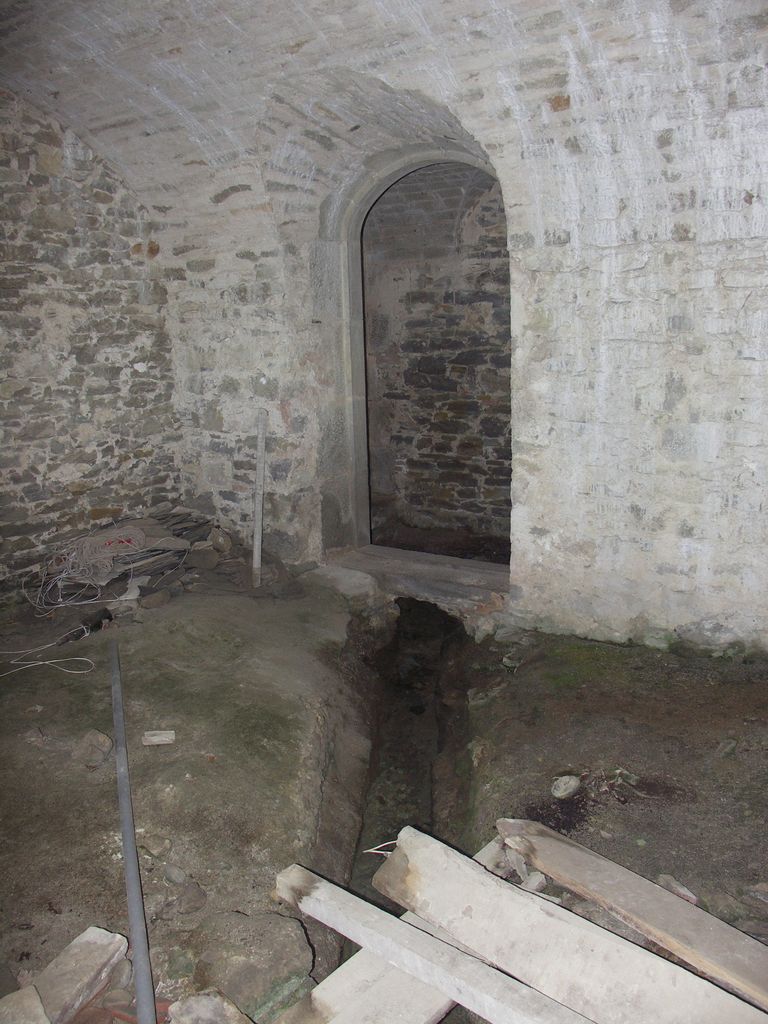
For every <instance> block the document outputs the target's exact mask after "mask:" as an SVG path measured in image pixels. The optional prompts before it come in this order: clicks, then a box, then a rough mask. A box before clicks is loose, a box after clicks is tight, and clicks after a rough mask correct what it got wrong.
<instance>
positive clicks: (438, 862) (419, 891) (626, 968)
mask: <svg viewBox="0 0 768 1024" xmlns="http://www.w3.org/2000/svg"><path fill="white" fill-rule="evenodd" d="M373 884H374V886H375V887H376V888H377V889H378V890H379V892H382V893H384V894H385V895H386V896H388V897H389V898H390V899H393V900H395V901H396V902H397V903H399V904H401V906H404V907H406V908H407V909H408V910H410V911H411V912H412V913H415V914H417V915H418V916H419V917H420V918H423V919H424V920H425V921H428V922H429V923H430V924H432V925H434V926H435V927H438V928H443V929H444V930H445V931H447V932H449V933H450V934H451V935H452V936H453V937H454V938H455V939H456V940H458V941H459V942H460V943H462V944H463V945H464V946H466V947H469V948H470V949H472V950H474V952H475V953H476V954H477V956H479V957H482V958H483V959H484V960H487V961H488V962H489V963H492V964H494V965H496V966H497V967H499V968H501V969H502V970H503V971H507V972H509V973H510V974H513V975H514V976H515V977H516V978H519V979H520V980H521V981H523V982H525V983H526V984H527V985H530V986H532V987H533V988H535V989H537V990H538V991H539V992H542V993H545V994H546V995H548V996H549V997H550V998H552V999H554V1000H556V1001H557V1002H558V1003H562V1004H563V1005H565V1006H569V1007H571V1008H572V1009H574V1010H576V1011H577V1012H578V1013H580V1014H582V1015H583V1016H584V1017H586V1018H588V1019H589V1020H592V1021H595V1022H596V1024H638V1022H639V1021H643V1022H653V1024H691V1021H696V1024H725V1022H726V1021H727V1022H728V1024H766V1016H765V1014H763V1013H762V1012H761V1011H760V1010H758V1009H756V1008H755V1007H754V1006H750V1005H748V1004H747V1003H744V1002H742V1001H741V1000H739V999H738V998H737V997H736V996H733V995H731V994H730V993H728V992H725V991H723V990H722V989H720V988H717V987H716V986H714V985H712V984H711V983H710V982H709V981H706V980H705V979H703V978H699V977H696V976H695V975H693V974H690V973H689V972H688V971H686V970H685V969H683V968H681V967H677V966H675V965H674V964H672V963H670V962H669V961H667V960H663V959H662V958H661V957H658V956H655V955H654V954H653V953H650V952H649V951H648V950H646V949H642V948H641V947H639V946H635V945H633V944H632V943H631V942H627V940H626V939H622V938H620V937H619V936H617V935H614V934H613V933H612V932H608V931H605V930H604V929H602V928H599V927H598V926H597V925H594V924H592V923H591V922H590V921H585V920H584V919H583V918H580V917H578V916H577V915H575V914H572V913H570V912H569V911H567V910H564V909H563V908H562V907H559V906H556V905H555V904H553V903H551V902H549V901H547V900H545V899H542V898H541V897H540V896H538V895H537V894H535V893H530V892H525V891H523V890H522V889H519V888H518V887H517V886H514V885H510V884H509V883H508V882H505V881H504V880H503V879H501V878H498V877H496V876H495V875H493V874H490V873H489V872H488V871H485V870H484V869H483V868H482V867H481V866H480V865H479V864H477V863H475V862H473V861H472V860H470V859H469V858H468V857H464V856H462V855H461V854H460V853H457V852H456V851H455V850H452V849H450V848H449V847H447V846H444V845H443V844H442V843H440V842H438V841H437V840H436V839H432V838H430V837H429V836H426V835H423V834H422V833H420V832H418V831H417V830H416V829H413V828H405V829H403V830H402V831H401V833H400V835H399V837H398V842H397V847H396V849H395V851H394V853H392V854H390V856H389V857H388V858H387V860H386V861H385V862H384V864H383V866H382V867H381V868H380V869H379V870H378V871H377V873H376V874H375V875H374V878H373Z"/></svg>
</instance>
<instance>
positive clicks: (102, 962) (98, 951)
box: [35, 926, 128, 1024]
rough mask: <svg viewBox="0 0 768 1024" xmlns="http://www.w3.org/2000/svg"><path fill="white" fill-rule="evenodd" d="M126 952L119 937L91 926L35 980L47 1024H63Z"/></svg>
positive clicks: (93, 994) (90, 997)
mask: <svg viewBox="0 0 768 1024" xmlns="http://www.w3.org/2000/svg"><path fill="white" fill-rule="evenodd" d="M127 950H128V941H127V939H125V938H124V937H123V936H122V935H117V934H116V933H115V932H108V931H105V930H104V929H103V928H95V927H93V926H91V927H90V928H86V930H85V931H84V932H83V933H82V934H81V935H78V937H77V938H76V939H74V940H73V941H72V942H70V944H69V945H68V946H66V947H65V948H64V949H63V950H62V951H61V953H59V955H58V956H57V957H56V959H55V960H53V961H51V963H50V964H48V966H47V967H46V968H45V970H43V971H41V972H40V974H39V975H38V976H37V978H35V988H36V989H37V991H38V993H39V995H40V999H41V1001H42V1004H43V1007H44V1009H45V1012H46V1014H47V1016H48V1019H49V1020H50V1022H51V1024H64V1022H65V1021H68V1020H70V1019H71V1018H72V1017H73V1016H74V1015H75V1014H76V1013H77V1011H78V1010H79V1009H80V1007H81V1006H83V1005H85V1003H87V1002H89V1000H91V999H93V997H94V996H95V995H96V993H97V992H98V991H99V990H100V989H102V988H103V987H104V985H106V983H107V981H108V980H109V976H110V974H111V973H112V970H113V969H114V967H115V965H116V964H117V963H118V961H120V960H122V959H123V957H124V956H125V954H126V952H127Z"/></svg>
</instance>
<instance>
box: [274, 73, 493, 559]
mask: <svg viewBox="0 0 768 1024" xmlns="http://www.w3.org/2000/svg"><path fill="white" fill-rule="evenodd" d="M264 127H265V135H266V136H267V137H271V138H272V139H273V142H272V144H271V149H270V152H269V153H268V154H267V160H266V165H267V168H268V173H267V175H266V178H265V191H266V194H267V198H268V200H269V203H270V205H271V207H272V211H273V217H274V223H275V227H276V231H277V234H278V236H279V238H280V242H281V247H282V249H283V251H284V253H285V270H286V279H287V280H289V281H290V288H289V289H287V291H286V299H285V302H286V320H288V321H292V322H293V323H294V324H296V325H298V327H297V330H298V331H299V340H300V342H301V349H302V351H303V352H304V353H305V355H304V358H305V359H311V360H316V361H317V364H318V365H319V366H320V368H321V369H320V373H319V377H320V378H321V381H322V390H321V392H318V395H317V397H316V404H317V408H318V419H317V423H316V424H314V425H313V429H314V434H315V441H316V449H315V453H316V454H315V458H316V464H315V466H314V475H313V476H314V480H315V482H316V486H317V488H318V492H319V502H318V503H319V509H318V521H319V527H320V535H321V536H320V548H321V550H322V552H323V553H327V552H328V551H330V550H333V549H339V548H345V547H354V546H360V545H364V544H368V543H370V523H369V496H368V455H367V439H366V379H365V360H364V327H363V297H362V280H361V271H360V267H361V250H360V232H361V229H362V225H363V221H364V219H365V217H366V215H367V213H368V211H369V210H370V208H371V206H372V204H373V203H374V202H375V201H376V199H378V198H379V196H381V194H382V193H383V192H385V191H386V190H387V189H388V188H389V187H390V186H391V185H392V184H393V183H394V182H396V181H397V180H399V179H400V178H402V177H403V176H404V175H407V174H409V173H410V172H413V171H416V170H418V169H420V168H423V167H427V166H429V165H434V164H439V163H451V162H455V163H461V164H464V165H467V166H470V167H475V168H478V169H480V170H482V171H484V172H486V173H488V174H490V175H491V176H493V177H494V178H495V177H496V175H495V171H494V168H493V166H492V164H491V162H490V160H489V159H488V157H487V155H486V154H485V152H484V150H483V148H482V146H481V145H480V144H479V143H478V142H477V140H476V139H474V138H473V137H472V136H470V135H469V134H468V133H467V132H466V131H465V129H464V128H463V127H462V125H461V124H460V122H459V121H458V120H457V119H456V117H455V116H454V115H453V114H452V113H451V112H450V111H449V110H448V109H447V108H445V107H443V106H442V105H440V104H439V103H436V102H435V101H433V100H431V99H429V98H427V97H425V96H423V95H421V94H419V93H415V92H409V91H404V90H395V89H392V88H391V87H390V86H388V85H386V84H385V83H383V82H381V81H380V80H378V79H376V78H372V77H370V76H367V75H362V74H359V73H356V72H349V71H346V70H341V69H332V70H330V71H326V72H323V73H322V74H318V75H317V76H313V77H312V79H311V80H308V79H306V78H303V79H301V80H290V81H289V80H285V81H284V82H283V83H281V85H280V86H279V87H278V88H276V89H275V91H274V93H273V95H272V98H271V100H270V102H269V104H268V107H267V113H266V120H265V125H264Z"/></svg>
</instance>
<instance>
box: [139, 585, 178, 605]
mask: <svg viewBox="0 0 768 1024" xmlns="http://www.w3.org/2000/svg"><path fill="white" fill-rule="evenodd" d="M170 600H171V592H170V591H169V590H168V588H167V587H163V589H162V590H155V591H153V592H152V593H151V594H145V595H144V596H143V597H142V599H141V601H140V602H139V604H140V605H141V607H142V608H162V606H163V605H164V604H168V602H169V601H170Z"/></svg>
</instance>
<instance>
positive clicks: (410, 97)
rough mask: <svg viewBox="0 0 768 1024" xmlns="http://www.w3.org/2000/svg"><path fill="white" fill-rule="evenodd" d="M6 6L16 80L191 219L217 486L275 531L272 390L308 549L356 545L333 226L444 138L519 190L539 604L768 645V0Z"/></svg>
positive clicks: (298, 545)
mask: <svg viewBox="0 0 768 1024" xmlns="http://www.w3.org/2000/svg"><path fill="white" fill-rule="evenodd" d="M5 17H6V22H7V23H6V25H5V26H4V28H5V35H4V39H3V44H2V46H3V50H2V54H1V55H0V56H1V60H0V63H1V64H2V67H3V71H2V76H3V79H4V80H5V82H6V83H7V84H8V85H9V86H10V87H11V88H14V89H16V90H18V91H23V92H24V94H25V95H27V96H29V97H30V98H32V99H34V100H35V102H37V103H38V105H40V106H43V107H45V108H46V109H49V110H52V111H54V112H55V113H57V115H58V116H60V117H61V118H62V120H64V121H65V123H67V124H70V125H72V127H73V128H74V129H75V130H76V131H77V132H78V133H79V134H80V135H81V136H82V137H83V138H85V139H86V141H88V142H90V143H91V144H92V145H93V146H94V148H95V149H96V151H97V152H99V153H100V154H101V155H102V156H104V157H106V158H107V159H108V160H109V161H111V162H112V164H113V166H114V167H115V168H116V169H117V170H118V171H119V173H120V174H121V175H122V176H123V177H124V179H125V180H126V181H127V182H128V184H129V185H130V186H131V187H132V188H133V189H134V190H135V191H136V193H137V194H138V195H139V197H140V199H141V200H142V201H143V202H144V204H145V205H146V206H147V207H148V208H152V207H155V208H156V209H155V212H157V214H158V221H160V220H162V221H163V222H164V223H165V225H166V231H165V232H164V234H163V236H162V238H161V253H160V254H159V256H158V259H159V260H161V261H164V262H163V265H164V266H165V267H166V268H167V270H168V272H169V273H170V274H171V280H170V282H169V305H172V306H173V314H172V317H171V319H170V321H169V323H170V331H171V335H172V342H173V352H174V370H175V379H176V395H175V401H176V408H177V411H178V412H179V414H180V415H181V416H182V418H183V419H184V421H185V423H186V428H185V434H184V442H183V451H182V452H180V458H181V459H182V464H183V470H184V478H185V481H186V484H187V486H188V488H189V490H190V492H200V493H206V494H208V495H209V496H210V501H211V502H212V503H213V504H214V505H215V506H216V507H217V508H219V509H220V510H221V511H222V513H223V514H224V516H225V518H227V517H228V518H229V519H231V520H232V521H233V522H234V523H238V522H239V523H240V524H241V525H243V524H244V521H245V520H246V519H247V512H246V511H245V505H244V502H245V495H246V493H247V491H248V488H249V486H250V482H249V481H250V478H249V474H250V472H251V461H250V457H249V456H248V455H247V454H246V455H244V454H243V452H244V451H245V450H246V449H247V446H248V441H247V439H248V438H249V437H251V436H252V434H253V426H254V419H253V415H254V408H255V406H256V405H257V404H258V403H259V402H264V403H265V404H266V405H267V406H268V408H269V411H270V424H271V428H272V431H273V437H272V443H271V448H272V451H271V453H270V461H271V483H270V496H269V505H268V523H267V527H268V530H269V531H270V533H271V535H272V536H273V538H274V543H275V544H276V546H277V548H278V549H279V550H280V551H282V552H283V553H285V554H286V555H289V556H290V557H291V558H295V559H299V558H303V557H309V556H317V555H319V554H321V553H322V550H323V547H324V545H331V544H335V543H343V542H344V540H345V538H347V539H349V538H351V532H350V527H349V523H350V516H351V512H350V504H349V502H348V501H347V499H345V496H344V495H345V493H346V492H349V490H350V487H351V485H350V481H349V474H348V473H347V467H348V466H350V465H351V459H350V458H349V457H348V456H349V444H350V442H349V431H348V422H349V402H348V400H347V398H346V397H345V396H346V395H347V389H348V386H349V380H348V375H347V372H346V369H345V361H344V354H343V339H344V332H345V330H346V321H345V313H344V309H343V308H341V306H340V305H339V303H337V302H336V296H337V294H342V295H343V293H344V287H345V281H344V280H343V270H342V271H340V270H339V266H340V265H341V261H340V259H339V255H340V254H339V249H338V245H337V244H336V242H334V241H333V240H330V241H329V240H327V239H324V236H323V233H322V232H323V223H324V222H325V221H326V220H327V218H328V216H329V215H333V214H334V211H336V212H338V209H339V206H340V204H341V205H342V206H343V204H344V203H350V204H351V203H354V200H355V196H356V195H357V194H358V193H360V192H361V190H362V191H364V189H362V185H363V184H364V183H366V182H367V183H368V184H372V183H373V182H375V180H377V178H376V175H377V173H378V172H379V169H380V167H381V166H382V162H384V163H385V162H386V160H388V159H390V158H391V159H395V156H396V154H397V153H399V152H406V151H408V150H409V147H413V146H416V145H430V146H437V145H440V144H441V140H442V144H443V145H446V146H450V147H453V148H454V149H455V148H460V149H462V150H463V151H465V152H466V153H467V154H468V156H471V157H472V158H473V159H475V160H477V161H480V160H482V159H483V157H484V156H485V157H487V158H488V160H489V161H490V164H491V166H492V169H493V171H494V172H495V173H496V175H497V177H498V178H499V181H500V183H501V186H502V190H503V193H504V198H505V203H506V214H507V222H508V229H509V248H510V251H511V253H512V268H511V270H512V288H511V300H512V332H513V346H514V354H513V373H512V424H513V437H514V438H515V441H514V450H513V495H512V497H513V512H512V523H511V537H512V569H511V573H512V581H513V583H514V586H515V588H516V589H515V590H514V595H515V599H514V600H513V601H512V602H511V605H510V614H511V615H512V616H514V617H515V618H516V619H518V620H519V621H523V622H526V623H529V624H540V625H543V626H547V627H551V628H556V629H564V630H574V631H576V632H579V633H582V634H587V635H590V636H600V637H608V638H613V639H624V638H627V637H633V638H636V639H646V640H652V641H656V642H663V641H664V640H666V639H668V638H669V637H671V636H674V635H683V636H685V637H689V638H691V639H695V640H698V641H702V642H706V643H711V644H714V645H717V646H726V645H727V644H728V643H730V642H732V641H734V640H735V639H740V640H742V641H745V642H747V643H752V642H759V643H762V644H765V643H766V642H768V627H767V626H766V615H767V613H768V599H766V587H765V580H766V555H765V543H764V541H765V536H766V526H765V517H764V510H763V495H764V492H765V484H766V474H767V473H768V460H767V459H766V448H765V436H766V410H765V398H764V394H765V387H764V383H763V377H764V364H765V358H766V343H765V336H766V329H765V328H766V309H767V306H768V287H767V286H768V274H766V271H765V266H766V264H765V257H766V208H765V202H764V198H763V196H764V194H765V193H766V180H765V179H766V146H767V143H766V139H768V131H766V129H767V128H768V124H767V123H766V121H767V118H766V93H767V90H766V38H767V35H768V14H766V10H765V4H764V2H763V0H739V2H738V3H735V4H732V5H728V6H725V5H721V4H717V3H712V2H711V0H690V2H685V0H649V2H648V3H644V4H637V3H635V2H634V0H618V2H608V0H596V2H590V3H587V2H586V0H573V2H568V3H548V2H534V3H531V0H512V2H508V3H505V4H487V3H483V4H480V3H475V2H472V0H462V2H459V0H448V2H445V0H424V2H423V3H420V4H418V5H416V4H411V3H403V2H400V0H362V2H360V0H354V2H352V0H349V2H342V3H339V4H333V5H330V4H327V3H325V2H319V0H317V2H310V3H304V4H301V5H299V4H296V5H293V4H288V5H285V4H283V5H280V6H279V7H273V6H271V5H258V6H255V5H253V4H252V3H250V2H246V0H219V2H218V3H213V2H211V3H208V2H203V0H199V2H186V0H185V2H182V0H169V2H168V3H165V4H164V5H163V7H162V12H160V11H159V9H158V8H157V7H156V5H154V4H151V3H149V0H137V2H136V3H135V4H132V5H130V6H128V7H126V6H125V5H124V4H119V3H118V2H117V0H105V2H104V3H103V4H102V5H100V10H99V16H98V18H90V17H88V15H87V13H86V12H84V11H83V9H82V5H80V4H79V3H77V2H76V0H60V2H59V3H57V4H56V5H55V6H54V7H49V6H47V5H46V7H45V8H43V7H42V6H40V7H36V6H34V5H29V6H26V7H21V8H20V7H18V6H16V7H13V8H8V9H7V11H6V15H5ZM227 189H235V191H231V192H229V193H228V194H226V190H227ZM222 196H223V198H219V199H217V198H216V197H222ZM166 239H169V240H170V241H169V242H168V243H166ZM318 239H322V240H323V241H322V243H318ZM326 243H327V244H326ZM166 245H169V246H170V248H166ZM185 247H189V248H187V249H186V251H184V249H185ZM174 249H176V254H175V255H174V252H173V250H174ZM246 252H250V253H252V254H253V255H254V256H255V259H254V258H251V257H245V256H238V255H237V254H238V253H246ZM211 260H213V261H215V262H214V264H213V265H209V263H208V262H206V261H211ZM190 263H191V264H193V265H192V266H188V265H187V264H190ZM206 267H207V268H208V269H205V268H206ZM173 275H176V277H174V276H173ZM339 279H340V280H341V287H339ZM262 378H264V380H263V381H262ZM259 387H261V388H264V389H266V390H267V393H266V394H259V393H258V388H259ZM221 445H224V446H225V447H226V446H231V448H232V449H234V450H231V451H230V450H229V448H227V450H225V451H220V450H219V446H221ZM238 463H240V465H238ZM324 531H325V540H324Z"/></svg>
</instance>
